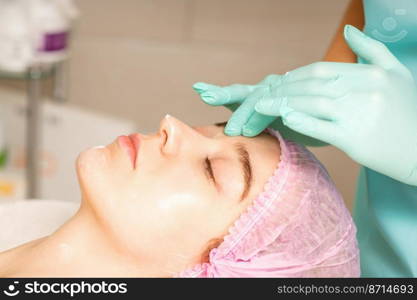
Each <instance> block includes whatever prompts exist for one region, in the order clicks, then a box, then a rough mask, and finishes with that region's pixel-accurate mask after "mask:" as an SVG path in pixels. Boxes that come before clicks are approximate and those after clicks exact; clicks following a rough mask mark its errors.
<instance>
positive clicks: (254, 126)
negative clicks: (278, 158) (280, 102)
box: [242, 111, 277, 137]
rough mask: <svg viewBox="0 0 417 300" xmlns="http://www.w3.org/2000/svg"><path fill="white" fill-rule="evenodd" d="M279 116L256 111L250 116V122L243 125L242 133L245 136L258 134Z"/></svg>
mask: <svg viewBox="0 0 417 300" xmlns="http://www.w3.org/2000/svg"><path fill="white" fill-rule="evenodd" d="M276 118H277V117H275V116H265V115H262V114H260V113H258V112H256V111H254V112H253V114H252V115H251V116H250V118H249V120H248V122H247V123H246V124H245V125H243V128H242V134H243V135H244V136H249V137H252V136H257V135H258V134H260V133H261V132H262V131H263V130H264V129H265V128H267V127H268V125H269V124H271V123H272V122H273V121H274V120H275V119H276Z"/></svg>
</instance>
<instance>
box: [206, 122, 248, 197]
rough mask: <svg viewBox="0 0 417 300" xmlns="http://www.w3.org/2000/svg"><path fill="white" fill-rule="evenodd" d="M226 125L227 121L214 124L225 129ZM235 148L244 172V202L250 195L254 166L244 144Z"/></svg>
mask: <svg viewBox="0 0 417 300" xmlns="http://www.w3.org/2000/svg"><path fill="white" fill-rule="evenodd" d="M226 124H227V121H226V122H219V123H214V125H215V126H217V127H225V126H226ZM234 147H235V149H236V152H237V154H238V157H239V162H240V165H241V168H242V171H243V172H242V174H243V182H244V184H245V186H244V189H243V191H242V195H241V196H240V201H242V200H243V199H244V198H245V197H246V196H247V195H248V193H249V191H250V188H251V185H252V164H251V160H250V155H249V152H248V150H247V149H246V147H245V145H244V144H242V143H235V144H234Z"/></svg>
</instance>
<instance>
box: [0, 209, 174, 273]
mask: <svg viewBox="0 0 417 300" xmlns="http://www.w3.org/2000/svg"><path fill="white" fill-rule="evenodd" d="M82 203H83V204H82V205H81V207H80V209H79V210H78V212H77V213H76V214H75V215H74V216H73V217H72V218H71V219H69V220H68V221H67V222H66V223H65V224H64V225H62V226H61V227H60V228H59V229H58V230H57V231H56V232H54V233H53V234H51V235H49V236H47V237H44V238H41V239H38V240H35V241H32V242H29V243H27V244H24V245H22V246H19V247H17V248H13V249H11V250H8V251H6V252H3V253H0V270H5V274H1V273H0V276H2V277H32V276H33V277H154V276H155V277H156V276H157V277H167V276H170V274H163V273H161V272H158V271H157V270H155V265H158V264H157V263H156V262H149V261H148V262H145V261H141V260H140V258H138V257H132V255H129V253H126V252H125V251H123V249H118V248H117V247H116V245H117V243H115V242H114V241H112V239H111V237H110V235H109V234H106V232H105V231H104V230H103V229H102V226H100V224H98V221H97V219H96V218H95V217H94V214H93V212H92V210H91V208H90V207H88V205H86V204H84V203H85V202H84V201H83V202H82ZM159 269H161V268H159Z"/></svg>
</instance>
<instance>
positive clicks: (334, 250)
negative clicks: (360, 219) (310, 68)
mask: <svg viewBox="0 0 417 300" xmlns="http://www.w3.org/2000/svg"><path fill="white" fill-rule="evenodd" d="M267 131H268V132H269V133H270V134H271V135H273V136H275V137H276V138H277V139H278V140H279V142H280V148H281V156H280V162H279V164H278V167H277V168H276V169H275V171H274V173H273V175H272V176H271V177H270V178H269V179H268V181H267V182H266V184H265V186H264V189H263V191H262V192H261V193H260V194H259V195H258V196H257V197H256V198H255V199H254V200H253V202H252V204H251V205H250V206H249V207H248V208H247V210H246V211H245V212H244V213H242V215H241V216H240V217H239V218H238V219H237V220H236V221H235V223H234V224H233V226H231V227H230V228H229V231H228V234H227V235H226V236H225V237H224V240H223V242H222V243H221V244H220V245H219V246H218V247H217V248H214V249H212V250H211V251H210V254H209V261H208V262H205V263H202V264H198V265H195V266H194V267H193V268H190V269H187V270H184V271H183V272H181V273H179V274H178V275H177V276H178V277H358V276H359V275H360V267H359V265H360V264H359V250H358V246H357V241H356V227H355V225H354V223H353V220H352V218H351V215H350V213H349V211H348V209H347V208H346V206H345V204H344V202H343V199H342V197H341V195H340V194H339V192H338V191H337V189H336V188H335V186H334V183H333V182H332V180H331V179H330V176H329V174H328V173H327V171H326V169H325V168H324V167H323V166H322V165H321V163H320V162H319V161H318V160H317V159H316V158H315V157H314V155H313V154H312V153H311V152H309V151H308V150H307V149H306V148H305V147H304V146H301V145H299V144H296V143H294V142H291V141H287V140H285V139H283V138H282V137H281V135H280V134H279V133H278V132H277V131H274V130H272V129H268V130H267Z"/></svg>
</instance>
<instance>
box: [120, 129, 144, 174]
mask: <svg viewBox="0 0 417 300" xmlns="http://www.w3.org/2000/svg"><path fill="white" fill-rule="evenodd" d="M117 142H118V143H119V145H120V146H121V147H122V148H123V149H124V150H125V151H126V153H127V155H128V156H129V158H130V160H131V161H132V166H133V169H135V168H136V159H137V156H138V153H139V146H140V137H139V134H137V133H135V134H130V135H128V136H127V135H121V136H119V137H118V138H117Z"/></svg>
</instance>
